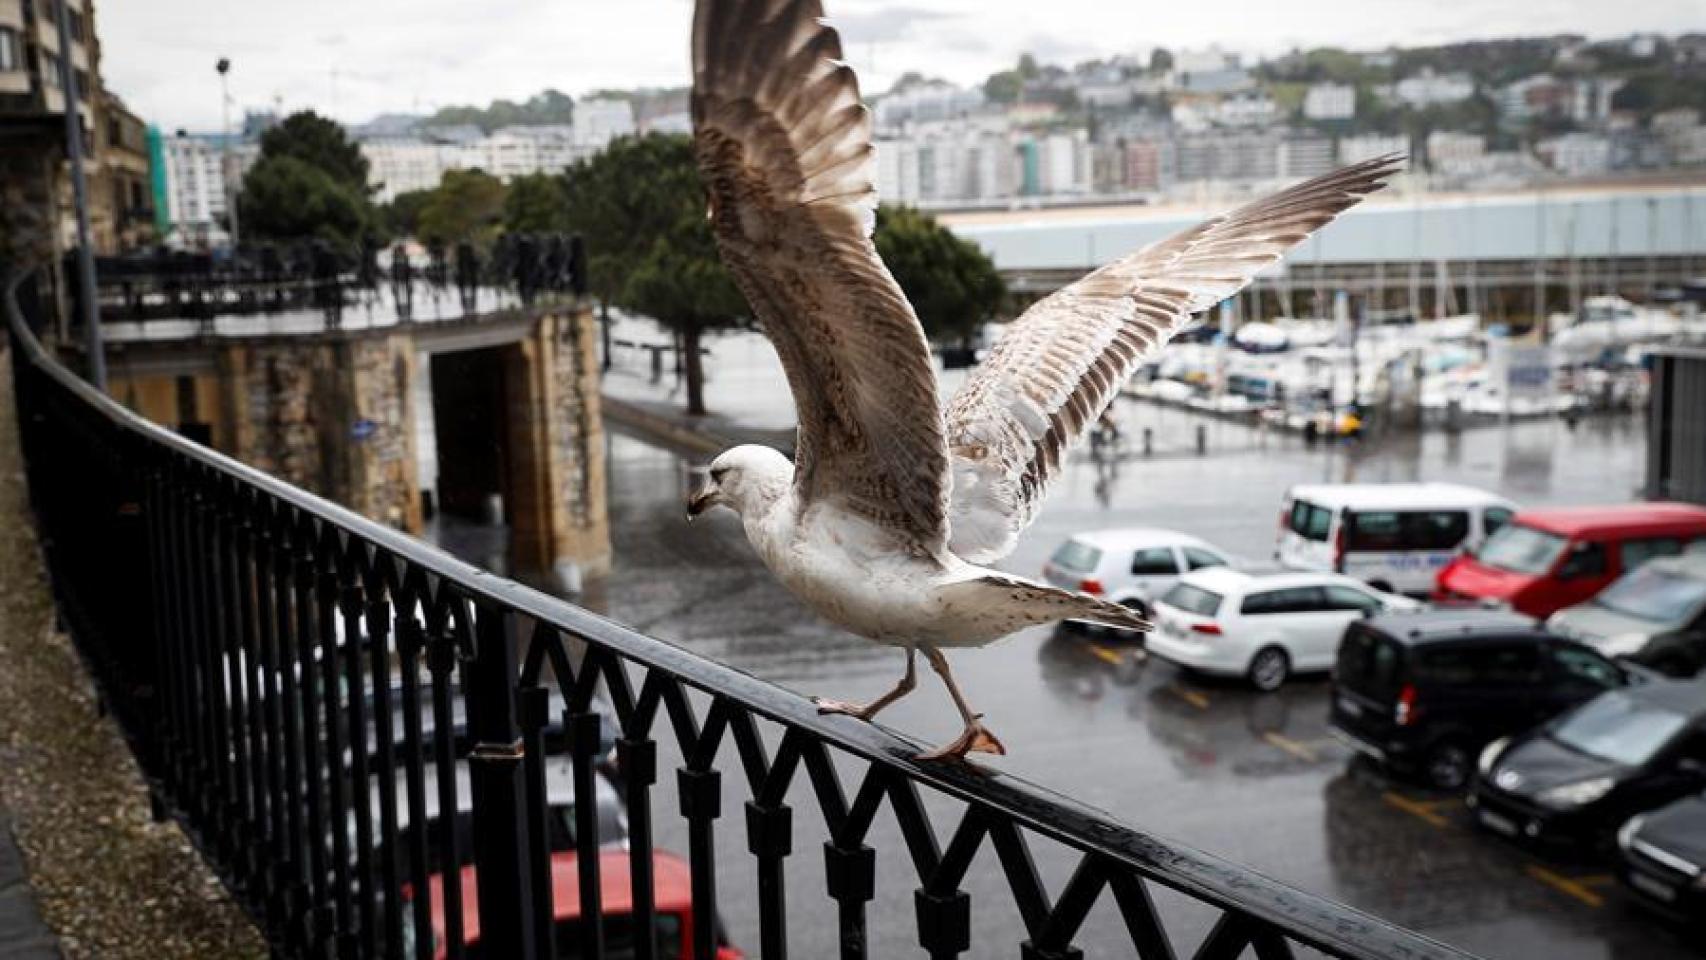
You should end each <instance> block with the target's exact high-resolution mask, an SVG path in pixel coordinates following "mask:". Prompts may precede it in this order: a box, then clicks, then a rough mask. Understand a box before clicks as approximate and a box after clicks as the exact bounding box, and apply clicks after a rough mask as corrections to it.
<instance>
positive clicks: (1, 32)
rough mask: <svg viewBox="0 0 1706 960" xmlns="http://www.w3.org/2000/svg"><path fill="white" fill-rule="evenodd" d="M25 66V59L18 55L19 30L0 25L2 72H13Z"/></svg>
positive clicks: (0, 61) (0, 65) (0, 64)
mask: <svg viewBox="0 0 1706 960" xmlns="http://www.w3.org/2000/svg"><path fill="white" fill-rule="evenodd" d="M23 68H24V59H23V57H21V56H19V55H18V31H16V30H13V29H12V28H11V27H0V73H11V72H12V71H14V70H22V69H23Z"/></svg>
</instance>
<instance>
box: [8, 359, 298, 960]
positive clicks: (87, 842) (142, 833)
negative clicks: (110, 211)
mask: <svg viewBox="0 0 1706 960" xmlns="http://www.w3.org/2000/svg"><path fill="white" fill-rule="evenodd" d="M17 443H18V434H17V422H16V419H15V411H14V410H13V394H12V375H11V364H10V362H9V358H7V357H6V355H5V352H4V351H0V664H4V665H5V666H4V669H0V807H4V808H5V809H6V810H7V811H8V812H9V813H10V816H11V818H12V827H13V830H14V832H15V833H16V835H17V838H18V843H19V845H20V846H21V847H22V848H23V851H24V857H25V860H26V862H27V864H28V868H29V873H30V882H31V885H32V886H33V887H34V888H35V891H36V898H37V900H38V902H39V905H40V908H41V913H42V915H43V917H44V918H45V919H46V920H47V923H48V925H49V926H51V927H52V928H53V930H54V932H55V933H57V934H58V935H59V937H60V941H61V947H62V949H63V951H64V953H65V955H66V956H67V957H72V958H81V957H90V958H97V957H98V958H101V960H109V958H111V960H122V958H131V957H135V958H149V960H154V958H180V957H181V958H201V957H219V958H241V957H263V956H265V955H266V950H265V947H264V945H263V943H262V941H261V938H260V935H259V933H258V932H257V931H256V930H255V928H254V927H253V926H252V925H251V924H250V923H249V921H248V918H247V917H246V916H245V915H244V914H243V912H242V910H241V909H240V908H239V907H238V906H237V905H236V903H235V902H234V901H233V900H232V899H231V897H230V895H229V894H228V893H227V892H226V890H225V888H224V887H223V886H221V885H220V883H219V881H218V879H217V878H215V877H214V875H213V873H212V871H211V870H209V869H208V868H207V866H206V864H204V863H203V862H202V860H201V858H200V856H199V855H197V853H196V852H195V850H194V848H192V847H191V846H190V843H189V841H188V839H186V838H185V836H184V834H183V832H182V831H180V830H179V829H178V827H177V825H176V824H174V823H153V822H151V821H150V819H149V813H148V794H147V791H146V789H145V788H144V786H143V780H142V776H141V774H140V772H139V771H138V770H137V767H136V764H135V762H134V761H133V759H132V758H131V755H130V751H129V748H128V747H126V745H125V742H124V740H123V739H122V738H121V737H120V735H119V732H118V730H117V729H116V728H115V727H114V726H113V723H112V721H111V720H110V719H109V718H107V717H103V716H101V715H100V714H99V713H98V712H97V710H96V698H95V693H94V689H93V687H92V685H91V683H90V680H89V676H88V674H87V673H86V672H85V671H84V669H83V665H82V662H81V661H80V660H79V659H78V658H77V655H76V653H75V651H74V650H73V649H72V646H71V642H70V639H69V638H68V637H67V636H65V634H63V633H60V632H59V631H57V630H56V629H54V615H53V604H52V601H51V598H50V597H49V595H48V590H47V586H46V580H45V576H44V574H43V571H42V568H41V563H40V554H39V553H38V551H37V546H36V539H35V531H34V529H33V527H32V526H31V524H30V523H29V520H28V515H27V510H28V508H27V506H26V503H27V501H26V495H25V484H24V474H23V464H22V460H21V457H20V456H19V453H18V446H17Z"/></svg>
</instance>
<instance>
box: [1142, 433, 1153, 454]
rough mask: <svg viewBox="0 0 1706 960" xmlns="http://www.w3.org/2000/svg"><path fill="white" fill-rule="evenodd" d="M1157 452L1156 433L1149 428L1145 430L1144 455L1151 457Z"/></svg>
mask: <svg viewBox="0 0 1706 960" xmlns="http://www.w3.org/2000/svg"><path fill="white" fill-rule="evenodd" d="M1153 452H1155V431H1154V430H1152V429H1150V428H1149V427H1144V428H1143V455H1144V456H1146V457H1147V456H1149V455H1150V454H1151V453H1153Z"/></svg>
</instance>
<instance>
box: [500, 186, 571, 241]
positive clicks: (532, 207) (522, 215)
mask: <svg viewBox="0 0 1706 960" xmlns="http://www.w3.org/2000/svg"><path fill="white" fill-rule="evenodd" d="M503 223H504V231H505V232H507V233H553V232H556V231H561V230H567V229H568V223H569V208H568V199H567V197H565V196H564V193H563V178H562V177H559V176H554V175H552V174H548V173H530V174H528V175H526V176H523V177H516V178H515V179H514V180H511V181H510V184H509V193H508V194H507V195H505V197H504V212H503Z"/></svg>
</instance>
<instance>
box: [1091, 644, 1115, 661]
mask: <svg viewBox="0 0 1706 960" xmlns="http://www.w3.org/2000/svg"><path fill="white" fill-rule="evenodd" d="M1089 647H1090V652H1091V653H1093V654H1095V655H1096V656H1098V657H1101V658H1102V659H1103V660H1105V661H1107V662H1108V663H1112V664H1114V665H1116V666H1117V665H1118V664H1119V662H1120V660H1121V659H1122V658H1121V657H1120V655H1119V654H1118V653H1117V652H1115V651H1113V650H1110V649H1108V648H1107V647H1104V646H1102V645H1101V644H1099V643H1092V644H1090V645H1089Z"/></svg>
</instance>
